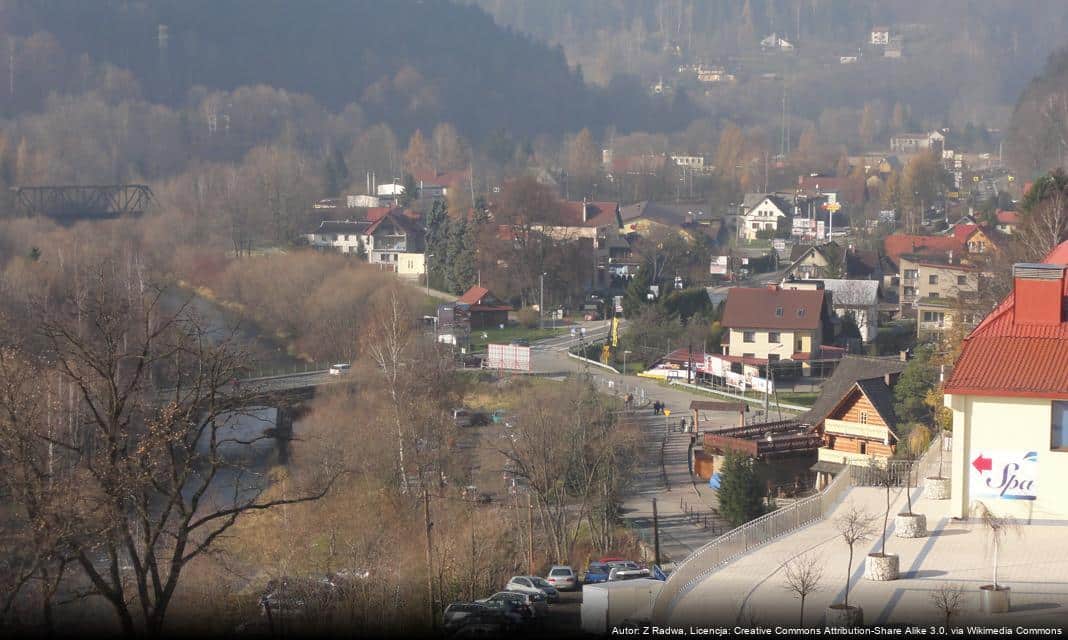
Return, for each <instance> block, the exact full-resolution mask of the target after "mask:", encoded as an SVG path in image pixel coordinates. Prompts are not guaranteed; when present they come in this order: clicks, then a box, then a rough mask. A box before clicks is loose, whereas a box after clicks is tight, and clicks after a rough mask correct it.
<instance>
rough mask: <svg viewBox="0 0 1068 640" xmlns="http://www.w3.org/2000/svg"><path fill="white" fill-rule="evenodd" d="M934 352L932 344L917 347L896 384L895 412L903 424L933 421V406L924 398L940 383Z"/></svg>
mask: <svg viewBox="0 0 1068 640" xmlns="http://www.w3.org/2000/svg"><path fill="white" fill-rule="evenodd" d="M933 353H934V348H933V346H932V345H922V346H920V347H917V349H916V351H915V352H914V354H913V357H912V359H911V360H909V363H908V365H907V366H906V367H905V370H904V371H903V372H901V377H900V378H898V381H897V384H896V385H894V413H896V414H897V418H898V421H899V422H900V423H901V424H907V423H911V422H920V423H923V424H928V423H930V421H931V407H929V406H927V405H926V404H925V403H924V398H925V397H926V396H927V392H929V391H930V390H931V389H933V388H934V387H935V385H937V384H938V369H937V367H936V366H935V364H934V363H933V362H932V361H931V357H932V355H933Z"/></svg>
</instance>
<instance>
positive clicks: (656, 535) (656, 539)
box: [653, 498, 660, 567]
mask: <svg viewBox="0 0 1068 640" xmlns="http://www.w3.org/2000/svg"><path fill="white" fill-rule="evenodd" d="M653 558H654V560H655V562H656V566H658V567H659V566H660V516H659V514H657V511H656V498H653Z"/></svg>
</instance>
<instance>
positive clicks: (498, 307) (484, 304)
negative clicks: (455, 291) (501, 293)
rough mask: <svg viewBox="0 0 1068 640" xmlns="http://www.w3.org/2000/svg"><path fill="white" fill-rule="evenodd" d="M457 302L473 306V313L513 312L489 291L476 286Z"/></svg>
mask: <svg viewBox="0 0 1068 640" xmlns="http://www.w3.org/2000/svg"><path fill="white" fill-rule="evenodd" d="M456 302H458V303H460V304H466V305H470V306H471V310H472V311H511V310H512V308H511V307H510V306H508V305H506V304H504V303H502V302H501V301H500V300H498V299H497V296H495V295H493V293H492V292H491V291H490V290H489V289H487V288H486V287H480V286H478V285H475V286H473V287H471V288H470V289H468V290H467V291H465V292H464V294H463V295H462V296H460V299H459V300H457V301H456Z"/></svg>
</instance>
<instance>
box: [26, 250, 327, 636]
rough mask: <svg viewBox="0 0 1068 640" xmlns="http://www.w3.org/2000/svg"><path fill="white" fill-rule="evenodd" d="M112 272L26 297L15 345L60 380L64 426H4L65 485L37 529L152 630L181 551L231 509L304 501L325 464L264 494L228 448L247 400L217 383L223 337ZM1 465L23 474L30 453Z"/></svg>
mask: <svg viewBox="0 0 1068 640" xmlns="http://www.w3.org/2000/svg"><path fill="white" fill-rule="evenodd" d="M123 271H124V269H122V268H121V267H120V268H116V265H115V264H114V262H113V261H108V260H105V261H102V262H101V263H100V264H97V265H96V266H95V267H94V268H93V269H91V270H89V276H90V277H89V278H87V279H86V282H85V285H84V291H83V292H75V293H73V294H70V295H67V296H65V297H63V298H61V299H60V300H59V301H58V303H55V304H48V303H40V304H39V305H38V306H37V309H36V314H37V317H38V321H39V337H40V341H41V344H42V345H43V349H41V350H40V351H37V350H35V351H34V355H33V356H30V352H29V351H28V350H27V351H26V352H25V353H24V357H27V358H30V357H32V358H33V359H35V360H36V361H37V362H38V363H40V364H39V365H38V366H40V367H42V368H47V369H49V370H52V371H55V372H56V375H57V376H58V377H59V378H60V379H62V380H63V381H65V383H67V384H70V385H71V386H72V388H73V389H74V395H75V402H74V403H73V404H72V406H71V407H70V411H72V412H73V414H72V415H71V419H70V420H69V425H71V426H70V427H69V428H67V429H52V430H47V429H43V428H42V426H43V425H42V424H41V423H40V421H39V420H38V421H31V422H29V423H16V424H15V425H12V427H11V428H12V429H14V430H19V429H21V430H23V431H22V433H21V436H20V438H21V439H22V440H23V441H33V440H36V441H38V442H40V443H44V444H45V445H46V449H47V448H48V447H51V449H52V451H54V452H55V457H54V460H53V463H54V464H53V467H52V470H51V474H52V475H53V477H54V478H55V481H56V482H60V483H64V484H65V489H66V490H67V492H68V493H67V495H66V496H64V499H63V500H62V501H52V502H51V503H49V504H48V512H47V513H48V515H45V516H44V519H39V520H37V521H38V522H40V523H41V525H42V526H43V527H44V531H45V533H46V534H47V535H49V536H59V540H60V542H61V544H60V548H61V549H62V551H63V553H64V555H65V556H66V557H69V558H70V559H71V561H72V563H73V566H76V567H77V569H78V572H79V574H80V577H82V578H84V579H85V580H87V581H88V582H89V583H90V584H91V591H90V593H91V594H93V595H99V596H101V597H103V598H104V599H105V600H106V601H107V602H108V603H109V604H110V606H111V608H112V609H113V610H114V611H115V613H116V615H117V617H118V620H119V623H120V625H121V628H122V631H123V634H124V635H126V636H128V637H133V636H137V635H147V636H150V637H158V636H160V635H161V634H162V632H163V627H164V622H165V620H166V614H167V611H168V607H169V606H170V604H171V602H172V600H173V597H174V594H175V591H176V589H177V587H178V584H179V580H180V578H181V576H182V573H183V571H184V570H185V569H186V568H187V567H188V566H189V563H190V562H192V561H193V560H194V559H196V558H198V557H200V556H203V555H204V554H206V553H208V552H209V551H210V550H211V549H212V547H213V545H214V544H215V543H216V542H217V541H218V540H219V538H220V536H223V535H224V534H225V533H226V532H227V531H228V530H229V529H230V528H231V527H232V526H233V525H234V524H235V523H236V522H237V521H238V519H239V518H240V517H241V516H242V515H244V514H247V513H250V512H256V511H265V510H270V509H273V508H274V507H277V506H280V505H285V504H295V503H300V502H307V501H313V500H317V499H319V498H321V497H322V496H323V495H325V494H326V492H327V491H328V490H329V488H330V486H331V485H332V484H333V481H334V479H335V478H336V475H329V474H328V475H327V476H326V477H322V478H315V479H314V480H313V481H312V482H310V484H311V485H313V486H310V487H308V488H307V489H306V490H302V491H298V492H297V494H298V495H297V496H296V497H290V498H281V499H265V498H263V497H262V496H263V487H262V485H260V484H259V483H257V482H256V481H254V480H253V479H252V478H250V476H249V474H248V472H247V470H246V469H245V468H244V467H243V466H241V464H240V463H239V462H235V459H234V457H233V456H232V455H231V452H232V451H233V449H234V448H238V449H240V448H241V447H245V446H247V445H248V444H249V442H248V441H247V440H244V439H242V437H241V436H239V435H237V434H236V433H235V432H234V431H233V430H232V428H231V427H232V425H231V421H232V420H231V418H230V416H232V415H233V413H234V411H237V410H240V408H241V407H243V406H246V403H248V401H249V399H248V398H246V397H242V396H241V395H240V394H238V393H236V392H235V391H234V390H233V389H232V388H231V386H230V381H231V380H232V379H233V378H235V377H236V376H237V374H238V371H239V370H240V367H241V366H242V365H243V364H244V359H243V355H242V353H241V352H240V350H238V349H236V348H235V347H234V345H233V344H232V342H231V338H232V336H219V335H218V332H213V331H209V330H207V329H205V328H204V327H202V326H201V325H200V324H199V323H198V321H197V319H196V318H195V317H194V316H193V315H192V314H191V313H189V312H188V310H187V309H186V308H185V307H184V306H182V307H180V308H179V309H178V310H177V311H176V312H168V311H167V310H166V308H165V306H164V305H163V304H162V300H163V294H162V292H161V291H159V290H152V289H151V288H150V287H148V286H147V285H145V284H144V283H143V280H142V279H140V278H139V277H136V275H137V274H136V273H134V274H133V275H134V276H135V277H132V278H131V277H130V276H131V274H129V273H123ZM8 384H9V383H8ZM5 464H7V465H8V466H9V467H13V468H14V472H15V473H20V474H28V473H34V471H33V468H34V466H35V464H36V460H35V459H34V458H32V457H29V456H21V457H19V458H16V459H9V460H5ZM10 472H11V471H10V470H9V473H10ZM61 523H62V524H61ZM63 527H66V528H65V529H64V528H63Z"/></svg>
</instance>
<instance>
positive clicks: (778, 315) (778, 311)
mask: <svg viewBox="0 0 1068 640" xmlns="http://www.w3.org/2000/svg"><path fill="white" fill-rule="evenodd" d="M775 317H776V318H781V317H782V307H775Z"/></svg>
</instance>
